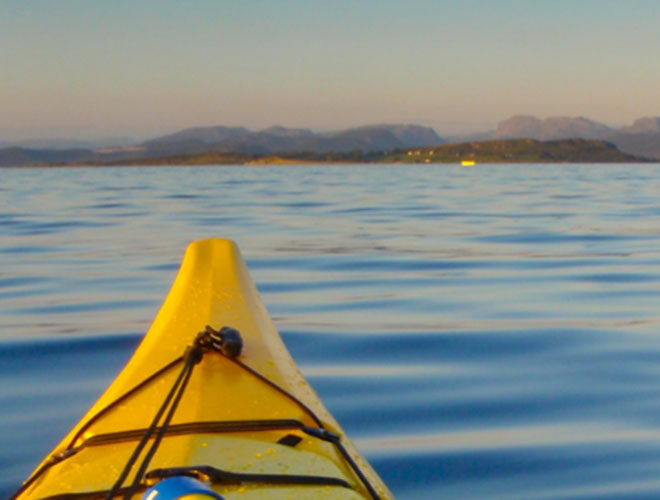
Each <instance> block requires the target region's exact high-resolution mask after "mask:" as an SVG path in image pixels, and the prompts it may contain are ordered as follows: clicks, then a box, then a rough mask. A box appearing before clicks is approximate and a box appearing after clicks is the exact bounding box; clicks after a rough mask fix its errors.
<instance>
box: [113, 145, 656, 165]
mask: <svg viewBox="0 0 660 500" xmlns="http://www.w3.org/2000/svg"><path fill="white" fill-rule="evenodd" d="M463 160H473V161H475V162H476V163H477V164H479V163H633V162H634V163H637V162H643V161H649V160H645V159H643V158H639V157H635V156H633V155H628V154H625V153H622V152H621V151H619V150H618V149H617V148H616V146H614V145H613V144H611V143H608V142H605V141H595V140H586V139H562V140H558V141H548V142H541V141H537V140H534V139H508V140H497V141H480V142H467V143H461V144H440V145H437V146H432V147H416V148H403V149H398V150H394V151H391V152H389V153H385V154H384V153H383V152H382V151H372V152H364V151H360V150H354V151H348V152H343V153H342V152H328V153H312V152H301V151H298V152H290V153H281V154H277V155H271V154H267V155H259V154H248V153H219V152H214V153H200V154H192V155H175V156H167V157H160V158H146V159H145V158H142V159H133V160H124V161H121V162H117V164H120V165H237V164H245V165H280V164H309V163H346V164H357V163H421V164H431V163H448V164H460V163H461V162H462V161H463Z"/></svg>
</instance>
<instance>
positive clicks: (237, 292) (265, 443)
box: [13, 239, 392, 500]
mask: <svg viewBox="0 0 660 500" xmlns="http://www.w3.org/2000/svg"><path fill="white" fill-rule="evenodd" d="M173 478H174V480H173ZM195 485H196V486H195ZM177 488H178V489H177ZM181 488H183V489H181ZM186 488H189V489H186ZM145 491H146V493H145ZM166 491H167V492H169V493H166ZM173 492H174V493H173ZM143 495H144V496H143ZM183 497H185V498H207V499H210V498H216V499H217V498H224V499H226V500H231V499H235V498H241V499H245V500H250V499H257V498H260V499H264V498H268V499H273V500H275V499H285V498H286V499H312V498H319V497H327V498H333V499H338V500H344V499H369V498H379V499H390V498H392V495H391V493H390V492H389V491H388V490H387V487H386V486H385V485H384V483H383V482H382V481H381V479H380V478H379V477H378V475H377V474H376V473H375V472H374V471H373V469H372V468H371V467H370V466H369V464H368V463H367V462H366V460H364V459H363V458H362V457H361V456H360V454H359V453H358V452H357V451H356V449H355V448H354V446H353V444H352V443H351V442H350V440H349V439H348V438H347V437H346V436H345V434H344V432H343V431H342V429H341V427H340V426H339V424H337V422H336V421H335V420H334V418H333V417H332V416H331V415H330V413H329V412H328V411H327V410H326V408H325V407H324V406H323V404H322V403H321V401H320V400H319V398H318V396H317V395H316V394H315V392H314V391H313V389H312V388H311V387H310V386H309V384H308V383H307V382H306V381H305V379H304V378H303V376H302V375H301V374H300V372H299V371H298V369H297V367H296V365H295V363H294V362H293V360H292V359H291V357H290V355H289V353H288V352H287V350H286V347H285V346H284V344H283V342H282V340H281V338H280V336H279V334H278V333H277V330H276V329H275V327H274V325H273V323H272V321H271V320H270V317H269V316H268V313H267V312H266V309H265V308H264V306H263V304H262V302H261V300H260V298H259V294H258V292H257V290H256V288H255V287H254V284H253V283H252V280H251V279H250V276H249V274H248V270H247V267H246V266H245V263H244V262H243V259H242V258H241V255H240V252H239V250H238V248H237V247H236V245H235V244H234V243H233V242H232V241H230V240H224V239H207V240H201V241H197V242H193V243H191V244H190V245H189V246H188V249H187V250H186V254H185V256H184V259H183V262H182V264H181V268H180V270H179V273H178V275H177V277H176V279H175V281H174V283H173V285H172V288H171V290H170V292H169V294H168V296H167V298H166V299H165V302H164V303H163V306H162V307H161V309H160V311H159V313H158V315H157V316H156V318H155V320H154V322H153V324H152V325H151V327H150V328H149V331H148V332H147V334H146V335H145V337H144V339H143V340H142V342H141V343H140V345H139V346H138V348H137V350H136V352H135V353H134V355H133V357H132V358H131V359H130V360H129V361H128V363H127V365H126V366H125V367H124V369H123V370H122V371H121V372H120V373H119V375H118V376H117V378H116V379H115V380H114V381H113V382H112V384H111V385H110V387H109V388H108V389H107V390H106V391H105V393H104V394H103V395H102V396H101V397H100V399H99V400H98V401H97V402H96V403H95V404H94V405H93V406H92V408H91V409H90V410H89V412H88V413H87V414H86V415H85V416H84V417H83V418H82V419H81V420H80V422H79V423H78V424H77V425H76V426H75V427H74V428H73V429H72V430H71V431H70V432H69V434H68V435H67V436H66V437H65V438H64V440H63V441H62V442H61V443H60V444H59V445H58V446H57V447H56V448H55V449H54V450H53V452H52V453H51V454H50V455H49V456H47V457H46V458H45V459H44V461H43V462H42V463H41V464H40V465H39V466H38V467H37V469H36V470H35V472H34V473H33V474H32V475H31V476H30V478H28V480H27V481H26V482H25V483H24V484H23V486H22V487H21V489H20V490H19V491H18V492H17V493H16V494H15V495H14V497H13V498H15V499H21V500H24V499H51V500H55V499H58V500H79V499H80V500H84V499H92V498H109V499H112V498H126V499H139V498H148V499H149V500H156V499H158V500H161V499H162V500H166V499H173V498H183Z"/></svg>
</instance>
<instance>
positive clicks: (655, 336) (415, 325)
mask: <svg viewBox="0 0 660 500" xmlns="http://www.w3.org/2000/svg"><path fill="white" fill-rule="evenodd" d="M212 236H224V237H231V238H233V239H235V240H236V241H237V242H238V243H239V245H240V247H241V249H242V251H243V254H244V256H245V258H246V260H247V262H248V266H249V268H250V270H251V274H252V277H253V279H254V280H255V282H256V283H257V285H258V287H259V290H260V291H261V294H262V297H263V299H264V302H265V303H266V306H267V308H268V310H269V311H270V313H271V315H272V317H273V319H274V321H275V323H276V325H277V326H278V328H279V330H280V331H281V333H282V335H283V338H284V340H285V342H286V344H287V346H288V347H289V350H290V351H291V353H292V354H293V356H294V358H295V359H296V361H297V362H298V364H299V365H300V367H301V369H302V371H303V372H304V373H305V375H306V376H307V378H308V379H309V381H310V382H311V383H312V385H313V386H314V387H315V388H316V390H317V391H318V392H319V393H320V395H321V397H322V399H323V400H324V402H325V403H326V405H327V406H328V407H329V408H330V410H331V411H332V412H333V413H334V415H335V416H336V417H337V419H338V420H339V421H340V422H341V424H342V425H343V426H344V428H345V430H346V431H347V432H348V433H349V434H350V435H351V437H352V438H353V439H354V441H355V442H356V444H357V445H358V447H359V448H360V449H361V450H362V451H363V452H364V454H365V455H366V456H367V457H368V459H369V460H370V462H371V463H372V464H373V465H374V467H375V468H376V469H377V470H378V471H379V472H380V474H381V475H382V476H383V478H384V479H385V481H386V482H387V483H388V485H389V487H390V488H391V490H392V491H393V492H394V493H395V495H396V497H397V498H399V499H419V498H447V499H454V498H464V499H474V500H477V499H478V500H486V499H488V500H492V499H507V500H508V499H538V500H550V499H553V500H555V499H621V498H625V499H650V498H658V497H660V325H659V323H660V167H657V166H653V165H650V166H649V165H607V166H606V165H499V166H477V167H476V168H469V169H468V168H461V167H450V166H424V167H416V166H380V165H378V166H376V165H374V166H309V167H255V168H244V167H194V168H187V167H185V168H184V167H163V168H90V169H88V168H73V169H65V168H63V169H0V469H1V470H2V471H3V474H2V475H1V476H0V497H3V498H4V497H6V496H8V495H9V493H10V492H11V491H12V490H13V489H14V488H15V487H16V486H17V485H18V484H19V483H20V481H21V480H22V479H24V478H25V477H26V476H27V475H28V474H29V473H30V471H31V470H32V469H33V468H34V466H35V465H36V464H37V463H38V462H39V461H40V460H41V458H42V457H43V456H44V455H45V454H46V453H47V452H49V451H50V450H51V449H52V447H53V446H54V445H55V444H56V443H57V442H58V441H59V440H60V438H61V437H62V436H63V434H64V433H65V432H66V431H67V430H68V429H69V428H70V427H71V426H72V425H73V424H74V423H75V422H76V421H77V420H78V418H79V417H80V416H81V415H82V413H83V412H84V411H86V410H87V408H88V407H89V405H90V404H91V403H92V402H93V401H94V400H95V399H96V397H97V396H98V395H99V394H100V393H101V391H102V390H103V389H104V388H105V387H106V385H107V384H108V383H109V382H110V381H111V380H112V379H113V377H114V376H115V374H116V373H117V372H118V370H119V369H120V368H121V367H122V366H123V364H124V362H125V361H126V359H127V358H128V357H129V356H130V354H131V352H132V350H133V348H134V347H135V345H136V344H137V342H138V341H139V339H140V336H141V334H142V333H143V332H144V331H145V330H146V329H147V328H148V326H149V324H150V321H151V320H152V319H153V317H154V316H155V314H156V312H157V310H158V307H159V306H160V304H161V302H162V300H163V299H164V297H165V294H166V293H167V290H168V288H169V285H170V284H171V282H172V280H173V278H174V276H175V274H176V271H177V269H178V265H179V262H180V259H181V257H182V254H183V251H184V249H185V246H186V245H187V243H188V242H189V241H191V240H194V239H199V238H206V237H212Z"/></svg>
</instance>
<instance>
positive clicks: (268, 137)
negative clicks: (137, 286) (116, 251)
mask: <svg viewBox="0 0 660 500" xmlns="http://www.w3.org/2000/svg"><path fill="white" fill-rule="evenodd" d="M518 138H529V139H534V140H537V141H552V140H560V139H588V140H601V141H606V142H609V143H612V144H614V145H615V146H616V147H617V148H618V149H619V150H620V151H622V152H625V153H629V154H632V155H636V156H640V157H646V158H654V159H660V117H646V118H640V119H638V120H636V121H635V122H634V123H633V124H632V125H629V126H625V127H620V128H615V127H611V126H608V125H605V124H603V123H599V122H596V121H593V120H589V119H587V118H584V117H550V118H545V119H540V118H537V117H534V116H529V115H519V116H514V117H511V118H508V119H506V120H504V121H502V122H500V123H499V124H498V126H497V128H496V129H495V130H493V131H489V132H484V133H481V134H478V135H473V136H468V137H463V138H461V139H460V140H459V139H453V140H452V139H450V138H442V137H440V136H439V135H438V134H437V133H436V132H435V130H433V129H432V128H430V127H423V126H419V125H404V124H379V125H368V126H364V127H357V128H350V129H346V130H340V131H335V132H322V133H318V132H313V131H312V130H309V129H304V128H286V127H282V126H275V127H270V128H267V129H263V130H258V131H252V130H249V129H247V128H245V127H228V126H214V127H195V128H188V129H184V130H181V131H179V132H176V133H173V134H169V135H164V136H161V137H156V138H153V139H150V140H147V141H144V142H142V143H139V144H134V145H131V146H113V147H104V148H98V149H93V148H80V147H78V148H71V149H61V148H55V147H52V146H51V147H48V148H47V149H44V148H34V147H33V148H26V147H20V146H17V145H16V144H14V145H10V144H8V143H7V147H5V148H4V149H0V166H20V165H35V164H62V163H111V162H113V161H136V160H139V159H140V158H144V159H145V160H147V159H148V160H150V162H151V160H152V159H154V158H166V157H173V156H180V155H195V154H204V153H210V152H214V153H240V154H252V155H270V154H278V153H292V152H309V153H316V154H320V153H346V152H351V151H361V152H370V151H393V150H401V149H405V148H418V147H429V146H437V145H440V144H445V143H457V142H466V141H467V142H474V141H488V140H508V139H518ZM3 145H4V144H2V143H0V147H2V146H3Z"/></svg>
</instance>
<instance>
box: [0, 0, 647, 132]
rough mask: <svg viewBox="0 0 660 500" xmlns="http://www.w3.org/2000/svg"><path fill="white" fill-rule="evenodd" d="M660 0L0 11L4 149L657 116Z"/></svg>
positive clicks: (3, 6) (0, 1) (247, 2)
mask: <svg viewBox="0 0 660 500" xmlns="http://www.w3.org/2000/svg"><path fill="white" fill-rule="evenodd" d="M659 27H660V1H658V0H626V1H625V2H624V1H621V0H614V1H611V0H552V1H543V2H540V1H539V2H537V1H532V0H524V1H523V0H520V1H519V0H488V1H486V0H484V1H470V0H456V1H443V0H426V1H425V0H406V1H405V2H404V1H398V0H397V1H393V0H379V1H369V0H351V1H348V0H332V1H329V2H321V1H315V0H279V1H278V0H272V1H259V0H241V1H237V0H227V1H225V0H190V1H185V2H182V1H180V0H177V1H170V0H153V1H152V0H129V1H125V0H112V1H92V2H90V1H89V0H75V1H74V0H58V1H45V0H43V1H40V0H31V1H23V0H15V1H8V0H0V68H1V69H0V141H3V140H18V139H29V138H44V137H46V138H53V137H75V138H81V139H98V138H102V137H131V138H135V139H145V138H148V137H154V136H157V135H160V134H164V133H170V132H174V131H177V130H180V129H182V128H186V127H192V126H210V125H232V126H238V125H242V126H246V127H248V128H251V129H260V128H266V127H269V126H272V125H284V126H288V127H305V128H311V129H313V130H333V129H340V128H347V127H352V126H359V125H365V124H370V123H385V122H387V123H416V124H420V125H428V126H432V127H434V128H435V129H436V130H437V131H438V132H439V133H441V134H445V135H447V134H451V133H466V132H475V131H483V130H488V129H492V128H494V127H495V126H496V124H497V122H499V121H501V120H503V119H505V118H508V117H510V116H512V115H516V114H531V115H535V116H538V117H547V116H560V115H561V116H585V117H588V118H591V119H593V120H596V121H600V122H603V123H606V124H608V125H614V126H620V125H625V124H630V123H632V121H633V120H634V119H636V118H639V117H643V116H658V115H660V58H659V57H658V50H659V49H660V28H659Z"/></svg>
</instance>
